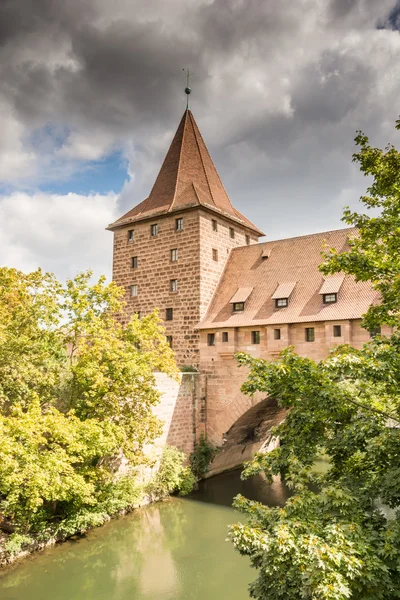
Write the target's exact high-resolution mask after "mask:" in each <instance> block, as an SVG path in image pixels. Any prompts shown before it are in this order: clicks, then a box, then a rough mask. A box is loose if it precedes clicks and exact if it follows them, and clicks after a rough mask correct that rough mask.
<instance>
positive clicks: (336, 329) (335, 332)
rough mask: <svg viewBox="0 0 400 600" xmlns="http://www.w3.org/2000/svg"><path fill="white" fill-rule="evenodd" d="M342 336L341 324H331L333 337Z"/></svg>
mask: <svg viewBox="0 0 400 600" xmlns="http://www.w3.org/2000/svg"><path fill="white" fill-rule="evenodd" d="M341 336H342V326H341V325H334V326H333V337H341Z"/></svg>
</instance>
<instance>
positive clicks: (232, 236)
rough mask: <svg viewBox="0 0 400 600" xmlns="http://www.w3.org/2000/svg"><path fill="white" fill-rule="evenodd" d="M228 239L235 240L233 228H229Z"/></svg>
mask: <svg viewBox="0 0 400 600" xmlns="http://www.w3.org/2000/svg"><path fill="white" fill-rule="evenodd" d="M229 237H230V238H231V239H232V240H233V239H235V230H234V229H233V227H229Z"/></svg>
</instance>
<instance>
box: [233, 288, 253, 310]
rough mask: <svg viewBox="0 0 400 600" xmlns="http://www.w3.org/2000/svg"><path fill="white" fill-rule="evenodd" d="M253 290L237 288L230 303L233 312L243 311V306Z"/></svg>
mask: <svg viewBox="0 0 400 600" xmlns="http://www.w3.org/2000/svg"><path fill="white" fill-rule="evenodd" d="M252 291H253V288H239V289H238V290H237V292H236V293H235V294H233V296H232V298H231V299H230V302H231V304H232V307H233V312H242V311H244V304H245V302H246V300H247V299H248V297H249V296H250V294H251V292H252Z"/></svg>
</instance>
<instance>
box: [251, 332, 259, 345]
mask: <svg viewBox="0 0 400 600" xmlns="http://www.w3.org/2000/svg"><path fill="white" fill-rule="evenodd" d="M251 343H252V344H259V343H260V332H259V331H252V332H251Z"/></svg>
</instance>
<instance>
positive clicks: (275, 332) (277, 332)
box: [274, 329, 281, 340]
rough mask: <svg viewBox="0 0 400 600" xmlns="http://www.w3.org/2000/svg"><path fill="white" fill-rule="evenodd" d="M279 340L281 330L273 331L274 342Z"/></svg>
mask: <svg viewBox="0 0 400 600" xmlns="http://www.w3.org/2000/svg"><path fill="white" fill-rule="evenodd" d="M280 339H281V330H280V329H274V340H280Z"/></svg>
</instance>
